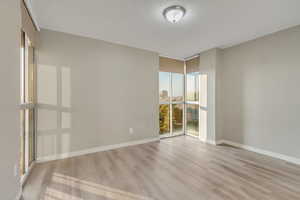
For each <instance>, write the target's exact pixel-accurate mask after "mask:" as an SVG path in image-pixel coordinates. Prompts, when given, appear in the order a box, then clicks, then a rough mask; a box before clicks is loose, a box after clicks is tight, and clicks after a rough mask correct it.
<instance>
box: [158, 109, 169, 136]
mask: <svg viewBox="0 0 300 200" xmlns="http://www.w3.org/2000/svg"><path fill="white" fill-rule="evenodd" d="M159 127H160V134H166V133H170V105H169V104H162V105H159Z"/></svg>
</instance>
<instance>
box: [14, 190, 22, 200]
mask: <svg viewBox="0 0 300 200" xmlns="http://www.w3.org/2000/svg"><path fill="white" fill-rule="evenodd" d="M21 197H22V187H20V190H19V191H18V193H17V196H16V198H15V199H14V200H21Z"/></svg>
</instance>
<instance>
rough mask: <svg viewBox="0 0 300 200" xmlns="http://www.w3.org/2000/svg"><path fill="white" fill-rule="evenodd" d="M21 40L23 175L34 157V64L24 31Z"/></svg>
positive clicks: (21, 168) (30, 47)
mask: <svg viewBox="0 0 300 200" xmlns="http://www.w3.org/2000/svg"><path fill="white" fill-rule="evenodd" d="M21 41H22V44H21V106H20V109H21V110H20V115H21V152H20V153H21V156H20V157H21V159H20V174H21V176H23V175H24V174H26V173H27V172H28V170H29V168H30V166H31V164H32V162H33V161H34V159H35V64H34V48H33V46H32V45H31V42H30V40H29V38H28V37H27V36H26V34H25V33H24V32H23V33H22V40H21Z"/></svg>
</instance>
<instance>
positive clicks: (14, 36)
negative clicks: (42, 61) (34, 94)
mask: <svg viewBox="0 0 300 200" xmlns="http://www.w3.org/2000/svg"><path fill="white" fill-rule="evenodd" d="M0 24H1V37H0V41H1V42H0V43H1V45H0V60H1V64H0V65H1V66H0V91H1V100H0V110H1V112H0V122H1V134H0V158H1V161H0V162H1V164H0V196H1V199H7V200H12V199H14V198H15V197H16V194H17V192H18V190H19V189H20V188H19V178H18V175H17V176H15V174H14V169H15V166H18V163H19V151H20V147H19V144H20V118H19V115H20V114H19V110H18V104H19V100H20V98H19V96H20V88H19V86H20V30H21V16H20V1H19V0H6V1H0Z"/></svg>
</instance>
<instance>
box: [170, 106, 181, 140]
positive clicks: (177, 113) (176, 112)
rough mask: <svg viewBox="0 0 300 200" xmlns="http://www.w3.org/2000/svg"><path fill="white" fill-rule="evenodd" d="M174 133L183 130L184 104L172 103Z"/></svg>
mask: <svg viewBox="0 0 300 200" xmlns="http://www.w3.org/2000/svg"><path fill="white" fill-rule="evenodd" d="M172 118H173V119H172V125H173V134H176V133H182V132H183V104H173V105H172Z"/></svg>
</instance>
